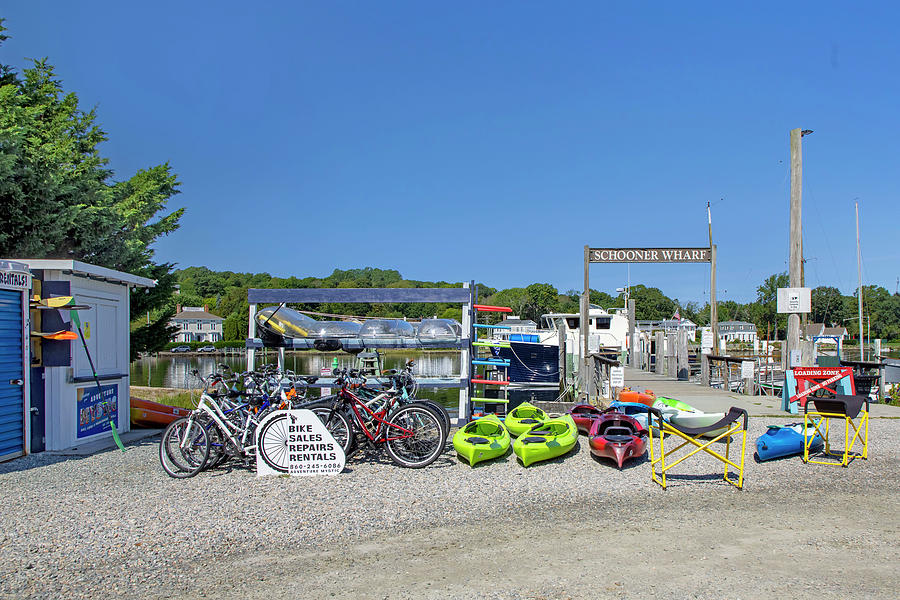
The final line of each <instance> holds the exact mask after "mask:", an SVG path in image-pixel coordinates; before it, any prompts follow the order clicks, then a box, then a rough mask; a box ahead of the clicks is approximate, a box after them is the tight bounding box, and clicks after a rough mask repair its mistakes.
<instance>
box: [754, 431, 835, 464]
mask: <svg viewBox="0 0 900 600" xmlns="http://www.w3.org/2000/svg"><path fill="white" fill-rule="evenodd" d="M810 429H811V430H812V431H813V432H814V431H815V430H813V429H812V428H810ZM810 438H812V439H810ZM806 440H807V442H809V451H810V452H818V451H820V450H821V449H822V447H823V446H824V445H825V442H824V440H822V436H820V435H818V434H815V433H814V435H811V436H808V437H807V438H806ZM803 441H804V439H803V423H790V424H788V425H785V426H784V427H779V426H778V425H769V429H768V431H766V432H765V433H764V434H762V435H761V436H759V438H758V439H757V440H756V457H757V458H758V459H759V460H760V461H765V460H772V459H773V458H782V457H785V456H795V455H797V454H803Z"/></svg>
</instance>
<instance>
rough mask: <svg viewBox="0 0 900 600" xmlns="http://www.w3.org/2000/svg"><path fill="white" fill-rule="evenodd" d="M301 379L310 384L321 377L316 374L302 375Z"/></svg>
mask: <svg viewBox="0 0 900 600" xmlns="http://www.w3.org/2000/svg"><path fill="white" fill-rule="evenodd" d="M301 379H303V381H305V382H306V383H308V384H309V385H312V384H314V383H315V382H317V381H318V380H319V378H318V377H316V376H314V375H310V376H309V377H301Z"/></svg>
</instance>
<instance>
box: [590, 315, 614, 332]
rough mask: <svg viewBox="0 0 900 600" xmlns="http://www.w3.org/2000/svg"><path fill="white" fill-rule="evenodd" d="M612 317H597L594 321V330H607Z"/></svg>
mask: <svg viewBox="0 0 900 600" xmlns="http://www.w3.org/2000/svg"><path fill="white" fill-rule="evenodd" d="M611 323H612V317H597V318H596V319H594V329H609V328H610V324H611Z"/></svg>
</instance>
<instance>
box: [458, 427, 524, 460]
mask: <svg viewBox="0 0 900 600" xmlns="http://www.w3.org/2000/svg"><path fill="white" fill-rule="evenodd" d="M509 443H510V438H509V432H508V431H507V430H506V427H504V426H503V423H502V422H501V421H500V419H498V418H497V415H487V416H485V417H481V418H480V419H476V420H474V421H472V422H471V423H468V424H466V426H465V427H463V428H462V429H460V430H459V431H457V432H456V434H455V435H454V436H453V447H454V448H455V449H456V453H457V454H458V455H459V456H460V457H462V458H465V459H466V461H468V463H469V464H470V465H471V466H473V467H474V466H475V465H476V464H477V463H479V462H481V461H483V460H490V459H492V458H497V457H499V456H504V455H505V454H506V451H507V450H509Z"/></svg>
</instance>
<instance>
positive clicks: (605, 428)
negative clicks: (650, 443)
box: [588, 411, 647, 469]
mask: <svg viewBox="0 0 900 600" xmlns="http://www.w3.org/2000/svg"><path fill="white" fill-rule="evenodd" d="M588 438H589V442H588V443H589V444H590V448H591V454H593V455H594V456H597V457H599V458H609V459H612V460H613V461H615V462H616V464H617V465H618V466H619V468H620V469H621V468H622V465H623V464H624V463H625V461H626V460H629V459H633V458H638V457H640V456H643V455H644V452H645V451H646V450H647V429H646V428H644V427H643V426H642V425H641V424H640V423H638V421H637V420H636V419H634V418H632V417H629V416H628V415H625V414H622V413H620V412H615V411H613V412H608V413H606V414H604V415H602V416H600V417H599V418H598V419H596V420H595V421H594V424H593V426H592V427H591V431H590V432H589V433H588Z"/></svg>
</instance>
